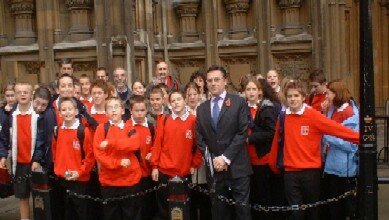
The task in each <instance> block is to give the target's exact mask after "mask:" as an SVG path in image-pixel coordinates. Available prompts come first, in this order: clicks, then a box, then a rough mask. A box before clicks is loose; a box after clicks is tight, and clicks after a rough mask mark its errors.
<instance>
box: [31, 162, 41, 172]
mask: <svg viewBox="0 0 389 220" xmlns="http://www.w3.org/2000/svg"><path fill="white" fill-rule="evenodd" d="M40 168H41V165H40V163H38V162H33V163H32V165H31V170H32V171H35V170H38V169H40Z"/></svg>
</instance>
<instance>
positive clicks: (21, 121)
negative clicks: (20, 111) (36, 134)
mask: <svg viewBox="0 0 389 220" xmlns="http://www.w3.org/2000/svg"><path fill="white" fill-rule="evenodd" d="M17 123H18V125H17V127H18V131H17V134H18V135H17V141H18V155H17V161H18V163H24V164H29V163H31V115H18V116H17Z"/></svg>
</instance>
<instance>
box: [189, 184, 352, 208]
mask: <svg viewBox="0 0 389 220" xmlns="http://www.w3.org/2000/svg"><path fill="white" fill-rule="evenodd" d="M189 188H191V189H193V190H195V191H197V192H200V193H204V194H206V195H208V196H212V195H213V196H216V198H217V199H218V200H220V201H222V202H225V203H227V204H228V205H240V206H249V207H250V208H252V209H254V210H256V211H258V212H289V211H299V210H302V211H303V210H306V209H310V208H316V207H318V206H321V205H327V204H330V203H333V202H337V201H340V200H342V199H345V198H347V197H351V196H353V197H355V196H356V195H357V189H356V188H354V189H352V190H349V191H347V192H345V193H343V194H341V195H339V196H337V197H334V198H329V199H326V200H322V201H317V202H315V203H310V204H301V205H290V206H262V205H258V204H246V203H241V202H236V201H234V200H233V199H229V198H227V197H225V196H223V195H215V194H214V193H213V192H210V191H209V190H207V189H204V188H202V187H200V186H197V185H196V184H193V183H190V184H189Z"/></svg>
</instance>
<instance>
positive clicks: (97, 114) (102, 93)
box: [90, 79, 108, 124]
mask: <svg viewBox="0 0 389 220" xmlns="http://www.w3.org/2000/svg"><path fill="white" fill-rule="evenodd" d="M91 91H92V98H93V105H92V107H91V110H90V114H91V116H92V117H93V118H94V119H95V120H96V121H97V123H99V124H104V123H106V122H108V116H107V114H106V113H105V100H106V99H107V98H108V86H107V84H106V83H105V81H104V80H102V79H98V80H96V81H95V82H94V83H93V85H92V89H91Z"/></svg>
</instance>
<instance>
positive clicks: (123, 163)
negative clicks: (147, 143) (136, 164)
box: [120, 159, 131, 168]
mask: <svg viewBox="0 0 389 220" xmlns="http://www.w3.org/2000/svg"><path fill="white" fill-rule="evenodd" d="M130 165H131V161H130V159H122V160H121V161H120V166H122V167H125V168H127V167H129V166H130Z"/></svg>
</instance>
